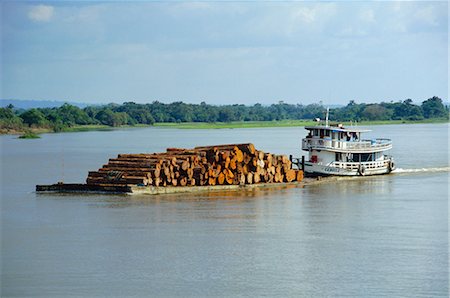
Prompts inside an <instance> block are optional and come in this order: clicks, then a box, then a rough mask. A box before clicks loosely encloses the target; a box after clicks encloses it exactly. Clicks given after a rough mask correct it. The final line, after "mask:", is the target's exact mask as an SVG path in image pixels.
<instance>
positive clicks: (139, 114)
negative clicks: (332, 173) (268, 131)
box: [0, 96, 449, 131]
mask: <svg viewBox="0 0 450 298" xmlns="http://www.w3.org/2000/svg"><path fill="white" fill-rule="evenodd" d="M325 111H326V107H325V106H324V105H323V104H321V103H320V104H309V105H302V104H287V103H284V102H283V101H280V102H278V103H276V104H272V105H269V106H264V105H261V104H254V105H251V106H247V105H242V104H234V105H222V106H216V105H209V104H206V103H205V102H202V103H200V104H188V103H184V102H182V101H176V102H172V103H169V104H165V103H161V102H159V101H154V102H152V103H147V104H137V103H135V102H131V101H129V102H124V103H123V104H121V105H119V104H108V105H103V106H88V107H85V108H83V109H81V108H79V107H76V106H73V105H70V104H67V103H66V104H64V105H62V106H60V107H58V108H39V109H29V110H16V109H15V108H14V107H13V106H11V105H10V106H7V107H5V108H0V128H11V127H17V128H20V127H24V126H27V127H47V128H53V129H54V130H55V131H59V130H62V129H64V128H65V127H71V126H75V125H87V124H103V125H108V126H120V125H125V124H127V125H136V124H147V125H152V124H154V123H155V122H231V121H273V120H286V119H292V120H300V119H314V118H322V119H323V118H324V116H325ZM448 117H449V109H448V107H446V106H445V105H444V104H443V102H442V99H440V98H439V97H436V96H434V97H431V98H429V99H427V100H425V101H423V102H422V104H421V105H420V106H419V105H415V104H413V102H412V100H411V99H406V100H404V101H397V102H393V101H391V102H382V103H369V104H366V103H360V104H358V103H356V102H355V101H350V102H349V103H348V104H347V105H346V106H343V107H337V108H333V109H330V119H331V120H334V121H364V120H413V121H414V120H422V119H432V118H444V119H448Z"/></svg>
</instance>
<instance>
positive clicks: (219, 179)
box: [217, 172, 225, 185]
mask: <svg viewBox="0 0 450 298" xmlns="http://www.w3.org/2000/svg"><path fill="white" fill-rule="evenodd" d="M224 183H225V174H224V173H223V172H220V174H219V175H218V176H217V184H219V185H223V184H224Z"/></svg>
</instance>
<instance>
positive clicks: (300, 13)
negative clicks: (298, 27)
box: [292, 3, 336, 24]
mask: <svg viewBox="0 0 450 298" xmlns="http://www.w3.org/2000/svg"><path fill="white" fill-rule="evenodd" d="M335 14H336V5H335V4H334V3H318V4H315V5H308V6H304V5H303V4H302V5H300V6H299V7H297V8H295V9H293V12H292V17H293V19H294V20H297V21H300V22H303V23H307V24H311V23H314V22H316V21H320V20H324V19H328V18H330V17H332V16H334V15H335Z"/></svg>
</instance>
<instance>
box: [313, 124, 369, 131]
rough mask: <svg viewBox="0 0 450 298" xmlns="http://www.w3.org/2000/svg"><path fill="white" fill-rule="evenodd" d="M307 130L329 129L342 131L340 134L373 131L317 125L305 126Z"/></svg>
mask: <svg viewBox="0 0 450 298" xmlns="http://www.w3.org/2000/svg"><path fill="white" fill-rule="evenodd" d="M305 129H307V130H312V129H327V130H331V131H340V132H368V131H371V130H370V129H361V128H356V127H350V128H347V127H343V126H341V127H339V126H325V125H316V126H305Z"/></svg>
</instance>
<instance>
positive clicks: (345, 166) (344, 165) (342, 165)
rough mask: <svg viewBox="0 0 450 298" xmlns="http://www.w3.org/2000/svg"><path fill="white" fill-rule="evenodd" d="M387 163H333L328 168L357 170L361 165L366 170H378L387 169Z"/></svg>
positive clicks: (382, 161) (384, 161) (381, 161)
mask: <svg viewBox="0 0 450 298" xmlns="http://www.w3.org/2000/svg"><path fill="white" fill-rule="evenodd" d="M389 162H390V160H377V161H363V162H346V161H334V162H333V163H332V164H331V165H330V166H332V167H336V168H341V169H346V170H357V169H359V167H360V166H361V165H363V166H364V167H365V168H366V169H378V168H382V167H388V166H389Z"/></svg>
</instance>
